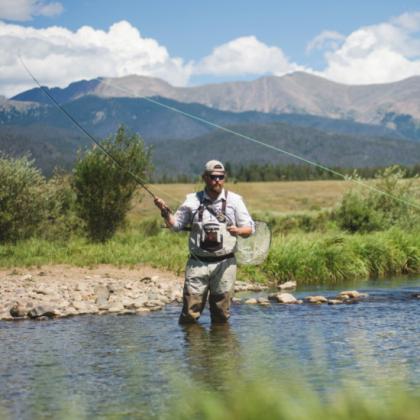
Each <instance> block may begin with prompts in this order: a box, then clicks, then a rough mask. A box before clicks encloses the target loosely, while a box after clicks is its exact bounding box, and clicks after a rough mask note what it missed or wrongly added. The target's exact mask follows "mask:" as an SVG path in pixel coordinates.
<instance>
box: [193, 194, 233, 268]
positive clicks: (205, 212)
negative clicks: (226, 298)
mask: <svg viewBox="0 0 420 420" xmlns="http://www.w3.org/2000/svg"><path fill="white" fill-rule="evenodd" d="M227 195H228V192H227V191H226V195H225V199H223V201H222V206H221V209H215V208H214V207H213V206H212V204H211V202H210V201H209V200H207V199H205V198H204V193H198V198H199V200H200V205H199V207H198V209H197V211H196V212H195V213H194V214H193V217H192V223H191V232H190V238H189V249H190V253H191V256H192V258H196V259H199V260H201V261H206V262H216V261H222V260H223V259H226V258H230V257H233V254H234V252H235V250H236V242H237V240H236V237H234V236H232V235H231V234H230V233H229V232H228V230H227V228H228V226H229V225H230V224H231V222H230V221H229V219H228V217H227V216H226V206H227Z"/></svg>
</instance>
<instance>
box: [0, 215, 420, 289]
mask: <svg viewBox="0 0 420 420" xmlns="http://www.w3.org/2000/svg"><path fill="white" fill-rule="evenodd" d="M187 255H188V249H187V233H181V234H178V233H173V232H170V231H168V230H167V229H162V228H161V227H160V221H158V219H155V218H149V219H146V220H144V221H143V222H142V223H141V224H138V225H136V226H132V227H130V228H127V229H126V230H125V231H121V232H119V233H118V234H117V235H116V236H115V237H114V238H113V239H111V240H109V241H108V242H106V243H104V244H100V243H92V242H89V241H87V240H86V239H83V238H80V237H74V238H72V239H70V240H68V241H46V240H41V239H29V240H26V241H22V242H19V243H17V244H15V245H14V244H4V245H0V267H19V266H41V265H47V264H70V265H75V266H95V265H98V264H112V265H115V266H135V265H137V264H149V265H151V266H153V267H157V268H163V269H167V270H171V271H173V272H175V273H177V274H181V273H182V272H183V270H184V267H185V262H186V259H187ZM419 272H420V232H419V231H412V232H406V231H403V230H401V229H397V228H393V229H391V230H388V231H385V232H376V233H369V234H354V235H351V234H347V233H342V232H338V231H336V230H329V231H327V232H311V233H305V232H295V233H290V234H288V235H283V234H279V233H277V234H275V235H274V237H273V241H272V246H271V251H270V254H269V257H268V259H267V260H266V262H265V263H264V264H263V265H261V266H259V267H241V268H240V270H239V274H238V278H239V279H242V280H253V281H260V282H266V281H275V282H283V281H287V280H291V279H294V280H298V281H299V282H300V283H301V284H322V283H323V284H332V283H337V282H340V281H342V280H350V279H360V278H366V279H367V278H371V277H383V276H387V275H397V274H410V273H419Z"/></svg>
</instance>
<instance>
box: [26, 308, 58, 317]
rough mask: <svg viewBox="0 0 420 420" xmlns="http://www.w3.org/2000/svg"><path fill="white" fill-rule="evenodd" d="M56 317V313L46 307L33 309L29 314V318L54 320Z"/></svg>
mask: <svg viewBox="0 0 420 420" xmlns="http://www.w3.org/2000/svg"><path fill="white" fill-rule="evenodd" d="M55 315H56V313H55V311H54V310H53V309H51V308H48V307H46V306H43V305H38V306H35V308H32V309H31V310H30V311H29V312H28V317H29V318H32V319H33V318H40V317H47V318H52V317H54V316H55Z"/></svg>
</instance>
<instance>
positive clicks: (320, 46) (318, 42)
mask: <svg viewBox="0 0 420 420" xmlns="http://www.w3.org/2000/svg"><path fill="white" fill-rule="evenodd" d="M345 38H346V37H345V36H344V35H341V34H340V33H338V32H336V31H322V32H321V33H320V34H319V35H317V36H316V37H315V38H314V39H312V40H311V41H310V42H309V43H308V45H307V46H306V52H311V51H312V50H326V49H337V48H338V47H339V45H340V44H341V42H342V41H343V40H344V39H345Z"/></svg>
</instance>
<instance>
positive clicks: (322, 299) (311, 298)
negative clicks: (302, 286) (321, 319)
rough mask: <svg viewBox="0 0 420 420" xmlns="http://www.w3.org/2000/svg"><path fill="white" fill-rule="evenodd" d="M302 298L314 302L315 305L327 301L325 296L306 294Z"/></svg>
mask: <svg viewBox="0 0 420 420" xmlns="http://www.w3.org/2000/svg"><path fill="white" fill-rule="evenodd" d="M304 300H305V302H308V303H314V304H317V305H319V304H321V303H327V302H328V299H327V298H326V297H325V296H306V297H305V299H304Z"/></svg>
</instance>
